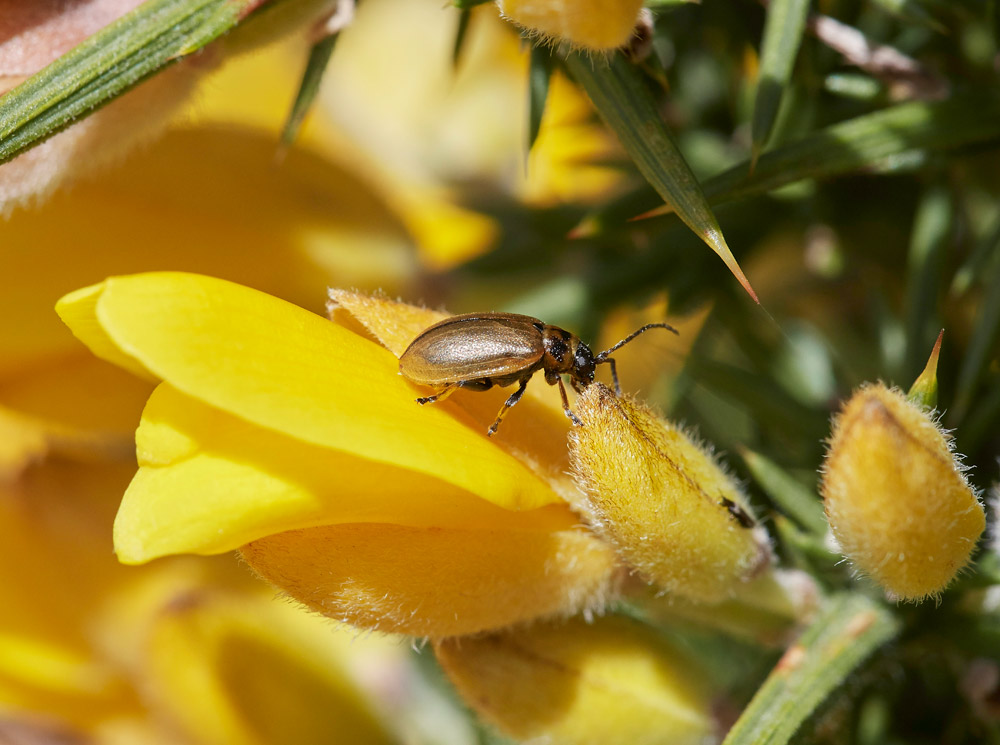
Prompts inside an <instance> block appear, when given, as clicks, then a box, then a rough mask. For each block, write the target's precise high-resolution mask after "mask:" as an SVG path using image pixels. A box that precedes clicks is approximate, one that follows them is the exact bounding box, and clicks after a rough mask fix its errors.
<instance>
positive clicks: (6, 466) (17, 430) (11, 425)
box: [0, 408, 49, 481]
mask: <svg viewBox="0 0 1000 745" xmlns="http://www.w3.org/2000/svg"><path fill="white" fill-rule="evenodd" d="M48 451H49V446H48V443H47V442H46V440H45V435H44V433H43V432H42V429H41V428H40V427H38V426H36V425H35V424H34V423H32V422H29V421H27V420H26V419H25V418H24V417H23V416H20V415H18V414H16V413H14V412H11V411H7V410H5V409H2V408H0V481H8V480H12V479H13V478H15V477H16V476H17V474H18V473H20V472H21V470H23V469H24V468H25V467H27V466H28V465H30V464H31V463H32V462H33V461H36V460H40V459H41V458H42V457H44V456H45V454H46V453H47V452H48Z"/></svg>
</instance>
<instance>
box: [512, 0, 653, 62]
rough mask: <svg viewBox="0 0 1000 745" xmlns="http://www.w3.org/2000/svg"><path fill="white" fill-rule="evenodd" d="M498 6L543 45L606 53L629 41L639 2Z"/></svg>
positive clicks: (515, 1) (550, 0) (530, 1)
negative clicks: (560, 45)
mask: <svg viewBox="0 0 1000 745" xmlns="http://www.w3.org/2000/svg"><path fill="white" fill-rule="evenodd" d="M497 6H498V7H499V8H500V13H501V14H502V15H503V16H504V17H505V18H507V19H508V20H509V21H512V22H513V23H516V24H517V25H518V26H522V27H524V28H525V29H527V30H528V31H529V32H530V33H533V34H537V35H538V36H541V37H542V38H543V39H544V40H546V41H550V42H557V43H558V42H569V43H570V44H572V45H574V46H577V47H582V48H584V49H593V50H606V49H614V48H616V47H620V46H622V45H623V44H626V43H627V42H628V41H629V39H631V38H632V34H633V30H634V29H635V24H636V19H637V18H638V16H639V11H640V10H641V9H642V0H497Z"/></svg>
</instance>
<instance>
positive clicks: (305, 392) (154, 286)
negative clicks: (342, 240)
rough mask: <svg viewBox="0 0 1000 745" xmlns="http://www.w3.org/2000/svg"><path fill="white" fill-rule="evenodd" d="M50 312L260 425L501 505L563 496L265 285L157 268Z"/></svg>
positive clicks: (374, 350) (392, 368) (392, 362)
mask: <svg viewBox="0 0 1000 745" xmlns="http://www.w3.org/2000/svg"><path fill="white" fill-rule="evenodd" d="M57 310H58V311H59V313H60V315H61V316H62V317H63V319H64V320H65V321H66V323H67V324H68V325H69V326H70V328H71V329H72V330H73V332H74V333H75V334H77V336H79V337H80V338H81V339H82V340H83V341H84V342H85V343H88V344H90V345H92V347H91V348H92V349H93V351H94V352H95V353H96V354H98V355H104V356H105V357H106V358H107V359H110V360H111V361H123V360H124V361H125V364H127V365H129V366H130V367H133V368H134V367H135V366H136V365H139V366H141V367H142V368H145V369H147V370H149V371H150V372H151V373H153V374H154V375H156V376H157V377H159V378H161V379H163V380H165V381H168V382H169V383H170V384H171V385H173V386H174V387H176V388H177V389H179V390H181V391H182V392H184V393H187V394H188V395H190V396H193V397H195V398H198V399H200V400H202V401H204V402H205V403H208V404H210V405H212V406H215V407H217V408H219V409H222V410H224V411H228V412H230V413H233V414H235V415H236V416H239V417H241V418H243V419H246V420H247V421H250V422H253V423H255V424H257V425H259V426H262V427H265V428H268V429H273V430H275V431H278V432H283V433H285V434H288V435H290V436H292V437H294V438H297V439H299V440H301V441H303V442H307V443H310V444H313V445H319V446H321V447H326V448H332V449H334V450H343V451H346V452H349V453H353V454H355V455H357V456H360V457H364V458H369V459H371V460H374V461H376V462H382V463H391V464H394V465H396V466H399V467H401V468H407V469H410V470H413V471H416V472H418V473H422V474H425V475H429V476H433V477H436V478H440V479H441V480H443V481H445V482H447V483H450V484H452V485H454V486H458V487H461V488H464V489H467V490H469V491H471V492H473V493H476V494H478V495H479V496H480V497H481V498H483V499H486V500H487V501H490V502H492V503H494V504H496V505H499V506H501V507H504V508H506V509H514V510H525V509H534V508H537V507H541V506H544V505H546V504H551V503H555V502H558V501H559V498H558V496H557V495H556V494H555V492H553V491H552V490H551V489H550V488H549V487H548V485H547V484H545V483H544V482H543V481H542V480H541V479H539V478H538V477H536V476H535V475H534V474H532V473H531V472H530V471H529V470H528V469H526V468H525V467H524V466H523V465H522V464H521V463H520V462H519V461H518V460H517V459H515V458H514V457H512V456H510V455H508V454H507V453H505V452H503V451H502V450H500V449H499V448H497V447H495V446H493V445H492V444H491V443H490V442H489V440H487V438H486V437H485V433H481V434H480V433H477V432H476V431H475V430H474V429H470V428H469V427H467V426H463V424H462V423H460V422H459V421H457V420H456V419H455V418H454V417H452V416H449V414H448V412H447V411H445V410H443V409H441V408H440V407H421V406H417V405H415V404H414V401H413V399H414V392H415V389H414V388H413V387H412V386H410V385H408V384H407V383H406V382H405V381H404V380H403V379H402V377H400V376H399V374H398V361H397V360H396V358H395V357H394V356H393V355H392V354H391V353H390V352H388V351H387V350H385V349H383V348H382V347H380V346H378V345H376V344H373V343H372V342H370V341H368V340H366V339H364V338H362V337H360V336H358V335H356V334H353V333H351V332H349V331H347V330H345V329H343V328H341V327H339V326H337V325H336V324H333V323H330V322H329V321H327V320H325V319H323V318H320V317H319V316H316V315H313V314H311V313H309V312H308V311H305V310H303V309H301V308H299V307H297V306H294V305H291V304H290V303H286V302H285V301H282V300H279V299H277V298H274V297H271V296H269V295H266V294H264V293H261V292H258V291H256V290H251V289H249V288H246V287H242V286H240V285H236V284H233V283H230V282H225V281H223V280H219V279H215V278H211V277H205V276H200V275H192V274H183V273H174V272H162V273H151V274H142V275H134V276H130V277H116V278H111V279H109V280H106V281H105V282H103V283H101V285H98V286H95V287H94V288H88V289H87V290H86V291H80V292H77V293H73V294H71V295H69V296H67V297H66V298H64V299H63V300H62V301H60V303H59V304H58V306H57ZM129 358H132V359H133V360H135V361H136V362H135V363H130V362H128V359H129Z"/></svg>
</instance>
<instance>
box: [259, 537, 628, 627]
mask: <svg viewBox="0 0 1000 745" xmlns="http://www.w3.org/2000/svg"><path fill="white" fill-rule="evenodd" d="M242 555H243V558H244V559H246V561H247V562H248V563H249V564H250V566H252V567H253V568H254V569H255V570H256V571H257V572H259V573H260V574H261V576H263V577H264V578H265V579H267V580H269V581H271V582H272V583H274V584H276V585H278V586H279V587H281V588H282V589H283V590H284V591H286V592H287V593H288V594H289V595H291V596H292V597H294V598H295V599H297V600H299V601H301V602H303V603H305V604H306V605H308V606H309V607H310V608H312V609H313V610H316V611H319V612H320V613H323V614H325V615H328V616H331V617H333V618H337V619H341V620H344V621H346V622H348V623H351V624H353V625H356V626H360V627H362V628H371V629H377V630H379V631H386V632H397V633H403V634H412V635H415V636H428V637H435V638H441V637H446V636H456V635H461V634H474V633H477V632H480V631H484V630H488V629H496V628H501V627H504V626H509V625H511V624H514V623H518V622H521V621H526V620H530V619H533V618H538V617H541V616H550V615H571V614H573V613H576V612H579V611H582V610H587V609H595V608H600V607H602V606H603V605H604V604H605V603H606V602H607V601H608V600H609V599H610V597H611V596H612V594H613V593H614V590H615V586H616V579H617V574H618V570H617V564H616V561H615V557H614V553H613V551H612V550H611V549H610V547H608V546H607V545H606V544H604V543H602V542H601V541H600V540H598V539H597V538H595V537H594V536H593V535H592V534H591V533H589V532H587V531H584V530H579V529H576V530H561V531H556V532H551V533H544V532H527V531H522V532H512V531H502V530H452V529H442V528H426V529H425V528H410V527H404V526H398V525H370V524H354V525H334V526H329V527H322V528H310V529H308V530H296V531H289V532H287V533H280V534H278V535H274V536H270V537H268V538H263V539H261V540H259V541H254V542H253V543H251V544H249V545H247V546H244V547H243V549H242Z"/></svg>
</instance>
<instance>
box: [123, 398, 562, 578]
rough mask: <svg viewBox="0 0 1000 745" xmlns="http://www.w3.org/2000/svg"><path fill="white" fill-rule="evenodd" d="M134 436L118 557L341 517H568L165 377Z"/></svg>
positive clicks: (219, 546) (557, 508)
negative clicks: (506, 502) (289, 424)
mask: <svg viewBox="0 0 1000 745" xmlns="http://www.w3.org/2000/svg"><path fill="white" fill-rule="evenodd" d="M136 444H137V448H138V453H139V464H140V468H139V472H138V473H137V474H136V476H135V478H134V479H133V480H132V483H131V484H130V485H129V487H128V490H127V491H126V492H125V497H124V498H123V500H122V505H121V508H120V509H119V511H118V516H117V518H116V519H115V531H114V533H115V550H116V552H117V554H118V558H119V560H120V561H122V562H124V563H127V564H134V563H141V562H145V561H149V560H150V559H154V558H157V557H159V556H165V555H168V554H176V553H200V554H206V553H219V552H223V551H229V550H232V549H235V548H238V547H239V546H242V545H243V544H244V543H248V542H250V541H253V540H256V539H258V538H262V537H264V536H268V535H272V534H274V533H280V532H282V531H285V530H291V529H294V528H305V527H313V526H317V525H329V524H338V523H345V522H393V523H399V524H403V525H413V526H420V527H430V526H434V525H438V526H441V527H463V528H487V527H493V528H498V529H499V528H505V529H510V530H533V531H545V530H558V529H561V528H568V527H571V526H573V525H574V524H575V523H576V519H575V518H574V517H573V515H572V513H571V512H570V511H569V509H568V508H567V507H566V506H565V505H563V504H553V505H549V506H547V507H543V508H540V509H537V510H527V511H521V512H515V511H510V510H505V509H502V508H500V507H497V506H496V505H493V504H491V503H490V502H487V501H485V500H482V499H480V498H479V497H478V496H477V495H476V494H474V493H472V492H469V491H466V490H465V489H462V488H459V487H456V486H453V485H452V484H449V483H447V482H445V481H443V480H441V479H438V478H435V477H432V476H427V475H424V474H421V473H417V472H414V471H412V470H408V469H405V468H400V467H397V466H395V465H393V464H391V463H386V462H379V461H374V460H369V459H366V458H359V457H356V456H355V455H352V454H350V453H347V452H344V451H341V450H331V449H329V448H324V447H319V446H316V445H311V444H308V443H304V442H302V441H300V440H296V439H294V438H292V437H289V436H287V435H284V434H281V433H278V432H274V431H273V430H268V429H264V428H262V427H258V426H256V425H254V424H251V423H249V422H247V421H245V420H243V419H239V418H237V417H235V416H232V415H230V414H227V413H226V412H223V411H220V410H219V409H216V408H213V407H211V406H206V405H205V404H203V403H201V402H200V401H198V400H197V399H194V398H191V397H190V396H187V395H185V394H183V393H180V392H179V391H177V390H176V389H175V388H173V387H171V386H170V385H168V384H163V385H161V386H160V387H158V388H157V389H156V391H155V392H154V393H153V395H152V397H151V398H150V400H149V403H148V404H147V406H146V409H145V411H144V412H143V416H142V422H141V423H140V425H139V430H138V432H137V434H136Z"/></svg>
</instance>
